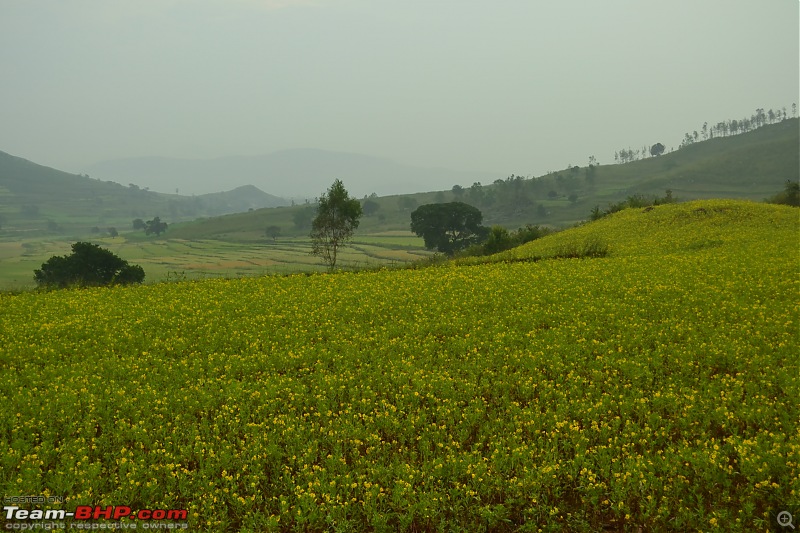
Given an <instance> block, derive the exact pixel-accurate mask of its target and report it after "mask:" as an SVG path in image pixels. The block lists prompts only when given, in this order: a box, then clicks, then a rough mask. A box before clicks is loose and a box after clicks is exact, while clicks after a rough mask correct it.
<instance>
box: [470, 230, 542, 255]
mask: <svg viewBox="0 0 800 533" xmlns="http://www.w3.org/2000/svg"><path fill="white" fill-rule="evenodd" d="M551 233H553V230H552V229H550V228H548V227H545V226H538V225H536V226H535V225H533V224H528V225H526V226H525V227H524V228H519V229H518V230H516V231H508V230H507V229H506V228H504V227H503V226H492V228H491V230H490V231H489V234H488V236H487V237H486V240H484V241H483V242H482V243H481V244H478V245H475V246H472V247H470V248H469V249H467V254H468V255H491V254H496V253H499V252H502V251H505V250H510V249H511V248H516V247H517V246H521V245H523V244H525V243H526V242H530V241H533V240H536V239H540V238H542V237H544V236H545V235H550V234H551Z"/></svg>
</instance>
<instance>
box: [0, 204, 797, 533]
mask: <svg viewBox="0 0 800 533" xmlns="http://www.w3.org/2000/svg"><path fill="white" fill-rule="evenodd" d="M703 205H705V206H706V207H707V208H711V207H713V206H714V205H716V204H713V203H705V204H699V206H703ZM726 205H729V206H730V207H731V209H729V210H727V211H722V212H719V213H718V215H715V217H716V218H714V217H705V218H700V217H698V218H696V219H693V218H689V217H688V216H687V215H690V214H691V213H693V211H692V209H695V208H696V207H698V206H691V205H672V206H664V207H663V208H662V207H659V208H657V209H656V211H658V215H659V216H661V217H664V218H663V219H661V220H654V221H652V222H653V223H652V224H646V223H644V221H645V220H646V219H645V217H646V216H648V215H651V214H653V213H655V212H656V211H652V212H641V211H631V212H622V213H619V214H618V215H615V216H613V217H610V218H609V219H607V220H604V221H600V222H597V223H596V224H597V225H598V226H599V227H601V228H603V231H604V232H605V235H606V238H608V239H609V245H610V246H611V248H612V250H620V253H619V254H613V253H612V255H611V256H609V257H607V258H604V259H598V260H591V261H588V260H587V261H581V260H565V261H544V262H538V263H513V264H508V263H502V262H500V263H494V264H484V265H478V266H476V267H473V268H459V267H457V266H445V267H442V268H431V269H422V270H413V271H412V270H401V271H377V272H365V273H359V274H355V273H342V274H337V275H320V276H312V277H305V276H290V277H285V278H276V277H267V278H260V279H255V278H251V279H238V280H211V281H205V282H200V283H180V284H165V285H158V286H146V287H138V288H124V289H123V288H114V289H109V290H84V291H62V292H58V293H49V294H31V293H28V294H22V295H18V296H15V297H10V296H0V362H2V364H3V368H4V372H2V373H0V398H2V400H3V402H4V405H5V406H6V409H7V412H8V413H14V415H13V416H7V417H4V418H3V419H2V421H0V438H2V439H3V445H6V447H7V449H8V450H9V451H8V453H6V454H5V455H4V457H3V458H2V462H0V484H2V490H3V492H4V493H6V494H56V495H65V496H67V497H68V501H69V504H70V505H71V504H79V503H89V504H110V503H112V502H115V501H126V502H129V503H130V505H132V506H137V507H151V508H155V507H156V506H158V507H161V508H170V507H175V506H185V507H187V508H188V509H189V510H190V523H191V526H192V528H193V529H198V530H208V531H221V530H225V531H238V530H245V531H267V530H287V529H292V528H297V529H307V530H326V529H329V528H331V527H335V528H337V529H339V530H343V531H348V530H352V531H355V530H363V529H365V528H374V529H378V530H398V529H399V530H412V529H414V530H434V529H437V528H443V529H449V530H457V529H458V530H481V529H484V528H492V529H498V530H503V529H505V530H537V529H538V528H541V529H542V530H545V531H598V530H601V529H604V528H606V529H611V530H624V529H628V530H634V531H635V530H636V529H637V528H639V527H642V528H643V529H645V530H659V531H661V530H698V529H703V530H710V531H715V530H716V531H723V530H724V531H752V530H764V529H766V528H767V527H768V526H767V524H768V520H769V514H768V513H769V510H770V509H776V508H777V507H778V506H779V505H782V504H785V503H786V502H792V501H797V499H798V494H800V481H799V480H800V433H798V432H797V425H796V421H797V419H798V417H800V410H799V409H800V408H798V404H797V402H796V398H797V397H798V393H800V377H798V376H800V369H798V362H797V356H796V354H797V353H798V348H800V346H798V339H797V324H798V322H799V315H800V308H799V307H798V304H797V302H798V289H800V287H799V286H798V280H797V278H796V276H794V275H791V273H793V272H797V266H798V265H797V257H796V254H795V255H792V254H791V253H789V252H792V251H796V244H797V235H798V228H799V225H798V219H797V213H796V211H795V210H792V209H789V208H785V207H777V210H773V209H775V208H774V207H772V206H764V205H757V204H748V203H737V202H733V203H732V204H726ZM733 208H737V209H738V208H741V209H740V210H735V209H733ZM661 209H663V211H660V210H661ZM687 209H689V210H688V211H687ZM710 212H712V213H716V212H715V211H710ZM621 215H626V216H621ZM734 215H735V216H734ZM629 217H630V218H629ZM669 219H671V220H673V222H674V225H675V227H674V228H672V230H673V231H672V232H670V231H669V230H670V228H668V227H666V228H665V227H663V225H662V222H663V221H664V220H669ZM724 220H727V223H725V222H724ZM612 222H613V224H612ZM592 225H594V224H589V225H587V226H584V227H581V228H575V229H574V230H570V231H568V232H565V233H563V234H562V235H563V236H565V238H576V239H582V238H583V237H584V235H582V233H581V232H585V231H587V229H589V228H590V227H591V226H592ZM637 228H639V229H638V230H637ZM641 228H646V230H647V231H645V230H644V229H641ZM723 230H725V231H726V234H727V236H728V237H727V239H726V240H724V241H723V242H722V243H720V244H717V245H714V246H711V247H702V246H701V247H690V246H689V245H690V244H691V243H693V242H698V241H701V242H702V241H711V240H717V236H718V235H719V234H720V231H723ZM633 231H636V235H635V236H636V239H631V240H630V242H628V244H625V243H624V242H622V241H620V242H618V241H617V240H615V238H616V236H619V237H620V238H622V239H624V238H629V237H626V235H628V234H630V233H631V232H633ZM649 232H652V233H651V234H650V233H649ZM679 233H683V235H684V236H685V237H691V239H689V240H686V241H685V244H686V246H683V247H682V246H680V243H679V242H677V241H675V242H671V243H669V245H668V246H663V242H662V241H661V238H662V237H663V236H664V235H676V234H679ZM675 238H676V239H677V237H675ZM534 244H537V245H541V243H534ZM545 244H546V245H547V246H549V245H548V244H547V243H545ZM530 253H533V251H530ZM537 253H538V252H537ZM787 273H788V274H787ZM765 369H766V371H765ZM54 414H55V415H56V416H55V417H54Z"/></svg>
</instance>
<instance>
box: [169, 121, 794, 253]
mask: <svg viewBox="0 0 800 533" xmlns="http://www.w3.org/2000/svg"><path fill="white" fill-rule="evenodd" d="M799 124H800V122H798V119H789V120H785V121H783V122H780V123H777V124H773V125H769V126H764V127H762V128H759V129H757V130H754V131H751V132H748V133H744V134H741V135H737V136H732V137H724V138H717V139H712V140H708V141H703V142H698V143H696V144H693V145H691V146H688V147H685V148H682V149H680V150H676V151H674V152H672V153H668V154H665V155H662V156H659V157H651V158H647V159H643V160H640V161H634V162H631V163H626V164H618V165H602V166H597V167H593V168H588V167H583V168H579V167H572V168H568V169H564V170H562V171H558V172H552V173H550V174H547V175H544V176H539V177H535V178H523V177H518V176H512V177H508V178H506V179H498V180H495V182H494V183H491V184H484V185H482V186H480V187H477V188H476V187H469V186H468V185H469V184H466V185H465V187H464V189H463V192H461V193H460V194H456V193H455V192H454V191H452V190H443V191H439V192H435V191H431V192H427V193H419V194H412V195H397V196H388V197H378V198H371V200H372V201H374V202H375V203H377V204H378V206H379V208H378V210H377V211H376V212H375V214H373V215H372V216H367V217H364V218H363V219H362V222H361V226H360V229H359V231H362V232H365V233H374V232H379V231H392V230H406V231H407V230H408V227H409V220H410V218H409V216H410V212H411V211H412V210H413V209H414V207H416V206H417V205H422V204H426V203H432V202H444V201H463V202H466V203H470V204H472V205H475V206H476V207H478V208H480V209H481V211H482V212H483V215H484V224H486V225H492V224H499V225H503V226H506V227H508V228H511V229H515V228H517V227H519V226H523V225H525V224H528V223H532V224H544V225H550V226H555V227H566V226H570V225H573V224H575V223H577V222H580V221H582V220H586V219H587V218H588V217H589V214H590V212H591V210H592V208H594V207H595V206H599V207H601V208H605V207H606V206H607V205H608V204H611V203H614V202H618V201H620V200H624V199H625V198H627V197H628V196H631V195H637V194H640V195H659V196H661V195H663V194H664V191H665V190H667V189H670V190H672V194H673V196H674V197H676V198H677V199H678V200H679V201H686V200H692V199H701V198H739V199H748V200H755V201H762V200H764V199H765V198H767V197H770V196H772V195H774V194H775V193H777V192H779V191H781V190H783V188H784V185H785V183H786V181H787V180H795V181H796V180H798V178H800V127H799ZM331 181H332V180H331ZM344 182H345V186H347V185H348V182H347V180H346V179H345V180H344ZM329 185H330V184H328V185H327V186H329ZM327 186H326V187H327ZM308 209H309V207H308V206H304V205H300V206H295V207H287V208H282V209H266V210H258V211H256V212H253V213H238V214H231V215H228V216H224V217H219V218H210V219H205V220H202V221H195V222H188V223H185V224H181V225H180V226H178V227H175V228H174V230H170V231H171V233H170V235H171V236H173V237H175V238H192V239H203V238H210V239H215V238H223V239H225V240H233V241H242V242H247V241H253V240H258V239H261V238H263V234H264V228H266V227H267V226H270V225H276V226H278V227H280V229H281V232H282V233H283V234H284V235H292V236H302V235H307V234H308V226H307V225H305V224H303V223H302V222H303V221H304V220H306V221H308V220H310V218H309V217H307V216H306V217H304V216H303V214H302V212H303V211H304V210H306V211H307V210H308ZM298 222H300V223H298Z"/></svg>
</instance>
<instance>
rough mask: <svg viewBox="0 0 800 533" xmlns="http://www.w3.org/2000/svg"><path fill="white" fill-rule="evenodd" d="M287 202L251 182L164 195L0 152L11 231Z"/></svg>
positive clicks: (3, 212)
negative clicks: (198, 192) (196, 192)
mask: <svg viewBox="0 0 800 533" xmlns="http://www.w3.org/2000/svg"><path fill="white" fill-rule="evenodd" d="M221 185H222V186H224V185H225V184H221ZM288 204H289V201H287V200H285V199H283V198H279V197H277V196H273V195H271V194H267V193H265V192H264V191H261V190H259V189H258V188H256V187H254V186H253V185H245V186H241V187H236V188H233V189H231V190H228V191H224V192H215V193H210V194H202V195H196V196H186V195H178V194H163V193H157V192H153V191H148V190H146V189H145V188H144V187H141V186H139V185H137V184H133V185H128V186H124V185H121V184H119V183H115V182H113V181H103V180H99V179H93V178H89V177H87V176H82V175H77V174H70V173H68V172H62V171H60V170H56V169H53V168H50V167H45V166H42V165H37V164H36V163H33V162H31V161H28V160H27V159H23V158H21V157H16V156H13V155H11V154H7V153H5V152H0V228H2V230H4V231H7V232H12V234H13V235H17V234H22V233H20V232H23V233H24V234H25V235H30V236H34V235H36V234H41V233H42V232H46V233H47V234H57V233H58V232H69V231H73V230H77V231H85V230H87V229H89V228H93V227H103V228H107V227H111V226H114V227H120V228H127V227H128V226H129V225H130V224H131V221H132V220H133V219H135V218H143V219H146V218H152V217H154V216H160V217H161V218H162V219H163V220H165V221H167V222H170V223H171V222H176V221H179V220H192V219H195V218H197V217H204V216H216V215H224V214H227V213H238V212H242V211H247V210H248V209H260V208H263V207H278V206H282V205H288ZM13 235H12V236H13Z"/></svg>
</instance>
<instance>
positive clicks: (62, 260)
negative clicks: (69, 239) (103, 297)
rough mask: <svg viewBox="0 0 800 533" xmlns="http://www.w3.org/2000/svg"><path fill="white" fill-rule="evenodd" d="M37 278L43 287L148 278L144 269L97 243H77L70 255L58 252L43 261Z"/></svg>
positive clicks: (91, 284)
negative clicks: (130, 263)
mask: <svg viewBox="0 0 800 533" xmlns="http://www.w3.org/2000/svg"><path fill="white" fill-rule="evenodd" d="M33 279H34V281H36V283H37V285H39V286H40V287H58V288H65V287H70V286H80V287H86V286H99V285H112V284H119V285H128V284H132V283H141V282H142V281H144V269H142V267H140V266H139V265H129V264H128V262H127V261H125V260H124V259H121V258H119V257H117V256H116V255H114V254H113V253H112V252H110V251H108V250H106V249H104V248H101V247H100V246H98V245H96V244H92V243H88V242H76V243H75V244H73V245H72V253H71V254H70V255H65V256H57V255H54V256H53V257H51V258H50V259H48V260H47V261H46V262H44V263H42V268H41V269H38V270H34V272H33Z"/></svg>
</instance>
